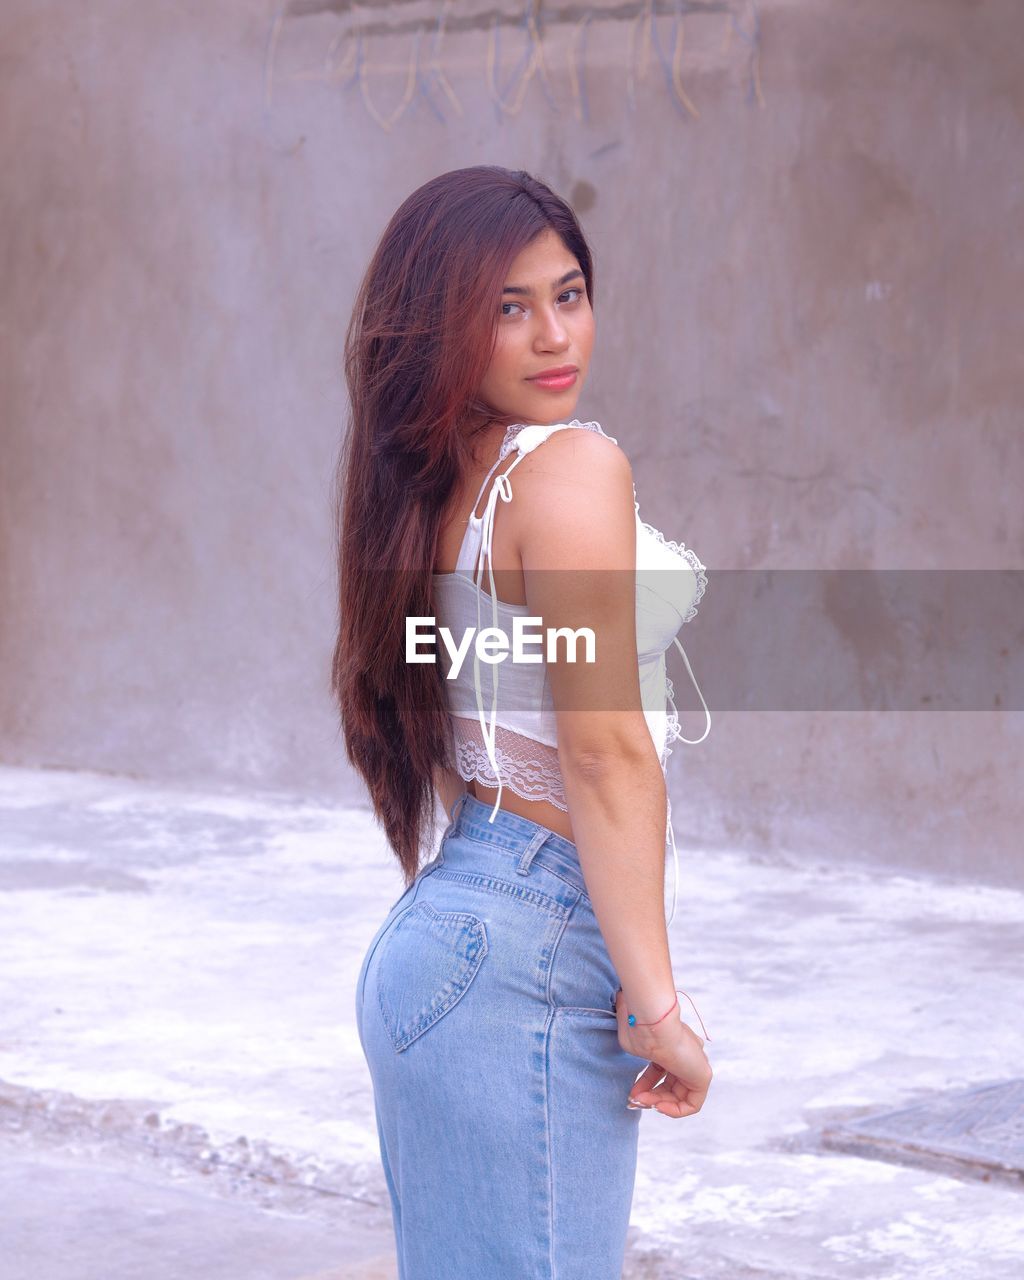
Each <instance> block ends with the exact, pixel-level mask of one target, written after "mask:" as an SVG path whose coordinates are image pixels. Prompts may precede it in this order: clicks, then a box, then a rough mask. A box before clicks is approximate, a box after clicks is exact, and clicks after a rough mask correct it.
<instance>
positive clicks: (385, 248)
mask: <svg viewBox="0 0 1024 1280" xmlns="http://www.w3.org/2000/svg"><path fill="white" fill-rule="evenodd" d="M548 228H552V229H553V230H554V231H556V232H557V233H558V235H559V236H560V238H561V240H562V242H563V244H564V245H565V247H566V249H567V250H568V251H569V252H570V253H572V254H573V255H574V256H575V258H576V260H577V262H578V263H579V266H580V270H581V271H582V272H583V276H584V279H585V281H586V286H587V295H588V297H589V298H590V300H591V304H593V298H594V283H593V274H592V272H593V268H592V262H591V254H590V249H589V247H588V245H587V242H586V239H585V238H584V235H583V231H582V229H581V228H580V225H579V223H578V222H577V220H576V216H575V214H574V213H573V211H572V209H571V208H570V207H569V205H568V204H566V202H565V201H564V200H562V199H561V198H560V197H559V196H557V195H555V193H554V192H553V191H552V190H551V189H550V188H549V187H547V186H546V185H545V184H544V183H543V182H541V181H539V180H538V179H537V178H534V177H532V176H531V175H530V174H528V173H524V172H523V171H522V170H516V171H513V170H510V169H503V168H500V167H499V166H497V165H473V166H472V167H470V168H467V169H453V170H452V171H451V172H449V173H442V174H440V175H439V176H438V177H436V178H432V179H431V180H430V181H429V182H426V183H424V185H423V186H421V187H419V188H418V189H417V190H416V191H414V192H413V193H412V195H410V196H409V197H408V198H407V199H406V200H405V201H404V202H403V204H402V205H401V206H400V207H399V208H398V210H397V212H396V213H395V214H394V216H393V217H392V219H391V221H390V222H389V223H388V225H387V228H386V229H385V231H384V234H383V236H382V237H381V239H380V241H379V243H378V244H377V247H376V250H375V251H374V254H373V258H372V260H371V262H370V265H369V267H368V268H367V271H366V275H365V276H364V278H363V281H362V284H361V285H360V287H359V291H358V293H357V295H356V300H355V305H354V307H353V311H352V318H351V320H350V322H349V326H348V330H347V334H346V338H345V379H346V381H347V383H348V391H349V398H350V402H351V412H350V418H349V422H348V429H347V431H346V433H345V435H344V437H343V440H342V443H341V448H340V451H339V462H338V472H337V477H336V482H335V489H334V511H335V528H336V535H337V542H336V546H337V558H338V630H337V639H336V642H335V646H334V656H333V660H332V668H331V692H332V694H333V697H334V700H335V701H336V703H337V706H338V710H339V713H340V721H341V729H342V731H343V733H344V740H345V751H346V754H347V756H348V760H349V762H350V763H351V764H352V765H353V766H354V767H355V769H356V770H357V771H358V772H359V773H360V774H361V775H362V777H363V778H364V780H365V782H366V785H367V787H368V789H369V794H370V801H371V804H372V806H373V811H374V814H375V815H376V818H377V821H378V823H379V824H380V825H381V826H382V827H383V829H384V833H385V836H386V837H387V840H388V843H389V844H390V845H391V848H392V850H393V851H394V853H395V855H396V857H397V858H398V861H399V864H400V865H401V868H402V873H403V876H404V880H405V883H406V885H409V884H411V883H412V881H413V880H414V879H415V877H416V874H417V872H418V870H419V867H420V858H421V852H422V851H423V850H422V846H423V845H424V844H425V842H426V840H427V839H429V838H431V837H432V835H433V831H434V820H435V792H434V787H435V770H436V768H438V767H452V766H453V765H454V761H453V759H452V752H451V723H450V720H449V718H448V709H447V703H446V699H445V689H444V683H445V681H444V674H443V671H442V669H441V667H440V664H439V663H413V662H406V660H405V621H406V617H408V616H413V615H416V616H421V617H429V616H433V613H434V609H433V591H432V586H433V583H432V578H431V575H432V573H433V566H434V558H435V556H436V552H437V539H438V534H439V532H440V528H441V523H442V519H443V517H444V513H445V510H446V508H447V504H448V502H449V501H450V499H451V497H452V495H453V494H454V493H455V492H456V491H457V489H458V487H459V484H460V481H461V480H462V477H463V476H464V475H465V474H466V471H467V468H468V467H469V466H470V465H471V463H472V459H473V437H474V436H476V435H477V434H479V433H480V432H482V431H484V430H485V429H486V428H487V427H488V426H489V425H490V424H492V423H502V424H504V425H505V426H508V425H511V422H512V421H513V420H512V419H510V418H507V417H505V416H504V415H502V414H500V413H498V412H496V411H495V409H494V408H493V407H492V406H491V405H488V404H486V403H484V402H483V401H482V399H480V397H479V388H480V385H481V383H482V381H483V379H484V376H485V374H486V372H487V368H488V366H489V364H490V359H491V354H492V352H493V350H494V344H495V340H496V337H497V332H498V319H499V314H500V306H501V296H502V290H503V287H504V284H505V280H506V273H507V272H508V270H509V269H510V268H511V265H512V263H513V261H514V260H515V258H516V257H517V256H518V254H519V253H520V252H521V251H522V250H523V249H524V248H525V247H526V246H527V245H528V244H529V243H530V242H531V241H532V240H533V239H534V237H535V236H537V235H539V234H541V233H542V232H544V231H545V230H546V229H548Z"/></svg>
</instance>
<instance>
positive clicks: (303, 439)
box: [0, 0, 1024, 883]
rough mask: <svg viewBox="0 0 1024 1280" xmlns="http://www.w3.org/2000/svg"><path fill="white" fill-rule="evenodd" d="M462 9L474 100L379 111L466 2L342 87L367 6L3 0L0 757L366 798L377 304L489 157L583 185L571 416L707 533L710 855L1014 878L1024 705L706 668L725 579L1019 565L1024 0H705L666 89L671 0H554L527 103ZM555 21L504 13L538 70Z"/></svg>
mask: <svg viewBox="0 0 1024 1280" xmlns="http://www.w3.org/2000/svg"><path fill="white" fill-rule="evenodd" d="M507 7H508V9H509V11H510V12H513V11H514V12H515V13H519V12H521V6H507ZM455 8H456V9H457V10H458V13H459V15H461V18H462V19H465V20H466V21H465V25H464V27H463V29H461V30H452V31H450V33H449V35H448V37H447V39H446V40H445V43H444V46H443V49H442V54H441V61H442V65H443V66H444V67H445V69H446V74H447V77H448V80H449V82H450V84H451V87H452V89H453V92H454V93H455V94H457V96H458V100H459V103H460V105H461V114H459V113H458V112H457V111H456V109H455V108H454V106H453V105H452V103H451V102H450V101H449V100H448V99H447V98H446V97H445V95H444V94H443V93H442V92H441V89H440V87H439V84H438V82H436V81H435V82H434V90H433V100H434V103H435V106H436V107H437V109H438V110H439V111H440V112H441V114H442V115H443V117H444V119H443V120H441V119H439V118H438V115H437V114H435V111H434V110H432V109H431V108H430V106H429V105H428V103H427V101H426V99H425V98H424V97H423V96H417V97H414V98H413V99H412V100H411V101H410V102H409V104H408V106H407V108H406V109H405V111H404V113H403V114H402V115H401V117H400V118H399V119H397V120H396V122H395V123H394V125H393V126H392V127H391V128H389V129H386V128H382V127H381V125H380V124H379V123H378V122H377V120H375V119H374V118H373V115H372V114H371V113H372V112H376V113H377V114H378V115H380V116H385V115H387V114H390V113H391V112H392V111H394V110H395V108H396V107H397V106H400V104H401V102H402V99H403V95H404V93H405V90H406V71H407V67H408V60H409V57H410V53H411V51H412V48H413V45H412V36H411V35H410V34H409V33H408V32H403V31H402V30H396V28H399V27H400V26H401V24H402V23H403V22H404V21H406V20H407V19H410V18H413V17H415V16H417V15H419V16H422V15H423V14H424V13H433V14H434V15H435V16H436V13H437V12H438V9H439V6H437V5H432V6H431V5H425V4H421V5H415V4H394V5H392V6H382V7H380V8H379V9H377V8H376V7H375V8H374V9H373V10H372V11H371V10H370V8H369V7H363V8H362V9H360V11H359V12H360V13H362V14H363V15H364V16H365V17H366V18H367V19H368V20H370V21H372V22H373V23H375V24H376V25H377V26H378V27H380V28H382V29H385V30H388V29H390V30H391V31H392V34H391V35H387V34H383V35H380V34H378V35H372V36H370V37H369V38H368V39H367V40H366V41H365V44H364V47H363V54H364V63H363V68H364V73H365V74H364V79H363V82H362V84H360V83H359V82H358V81H357V82H354V83H350V84H349V85H348V86H347V87H346V86H345V84H344V78H345V76H346V75H347V74H349V73H350V72H351V71H352V68H353V65H354V63H353V62H352V61H351V60H349V61H348V62H346V58H350V57H351V54H352V52H353V51H354V46H353V45H346V44H344V43H341V44H338V45H335V46H334V47H333V48H332V41H334V39H335V37H336V36H338V35H339V33H342V32H344V31H346V30H349V29H350V28H351V26H352V22H353V16H352V13H351V12H350V11H349V7H348V6H347V5H344V4H335V5H334V6H333V10H332V8H331V6H328V5H323V6H319V7H318V6H317V5H315V4H304V5H303V7H302V12H301V13H300V12H298V11H295V12H293V13H291V14H284V15H280V14H279V15H278V16H277V18H276V19H275V13H276V9H275V7H274V6H272V5H269V4H264V3H256V2H255V0H222V3H219V4H216V5H202V4H199V3H196V2H195V0H193V2H192V3H173V4H171V3H167V2H166V0H164V2H163V3H154V4H147V5H138V4H132V3H128V0H94V2H93V3H92V4H90V5H88V6H78V7H74V6H72V7H70V8H69V7H68V6H67V5H58V4H55V3H53V2H52V0H33V2H32V3H31V4H30V3H28V2H27V0H11V2H10V3H8V4H7V5H6V6H5V7H4V10H3V13H2V15H0V32H2V37H3V47H4V48H5V50H6V52H7V57H6V60H5V71H6V74H5V76H4V78H3V84H2V87H0V93H2V94H3V99H4V101H3V111H2V113H0V147H2V152H3V159H4V172H5V182H4V194H3V200H4V206H3V215H2V224H0V226H2V235H3V247H4V255H3V261H4V282H5V286H6V287H5V289H4V295H3V304H2V305H3V325H4V336H5V341H4V343H3V345H2V348H0V361H2V363H3V368H2V373H3V377H2V396H3V452H2V463H3V469H2V479H0V497H2V506H0V663H2V674H3V679H2V684H0V759H3V760H4V761H5V762H7V763H13V764H18V763H25V764H33V765H36V764H44V765H53V766H58V767H70V768H89V769H101V770H110V771H114V772H119V773H130V774H133V775H138V776H144V777H152V778H159V779H174V780H182V781H192V780H195V781H211V782H218V783H229V784H230V783H239V784H244V785H256V786H260V787H263V786H267V787H283V788H287V789H294V790H297V791H303V792H316V793H319V794H328V795H336V796H338V797H340V798H348V799H353V800H355V799H358V798H359V797H361V795H362V791H361V786H360V784H359V783H358V782H357V780H355V779H354V778H352V777H351V776H349V775H348V774H347V773H346V771H345V767H344V765H343V753H342V748H341V744H340V740H339V739H338V737H337V734H336V727H335V722H334V716H333V708H332V707H331V705H330V702H329V699H328V692H327V689H328V670H327V668H328V660H329V656H330V647H331V642H332V638H333V635H332V628H333V621H334V600H333V586H334V583H333V572H334V569H333V563H332V558H331V545H330V539H331V525H330V508H329V496H330V494H329V490H330V484H331V476H332V470H333V466H334V459H335V450H336V445H337V438H338V433H339V429H340V426H341V423H342V421H343V413H344V405H345V390H344V384H343V381H342V378H341V372H340V351H341V342H342V336H343V331H344V326H345V322H346V320H347V318H348V312H349V307H350V305H351V300H352V296H353V293H354V290H355V287H356V284H357V281H358V279H359V276H360V274H361V272H362V270H363V269H364V267H365V265H366V262H367V260H368V257H369V254H370V252H371V250H372V247H373V244H374V242H375V240H376V238H377V236H378V235H379V233H380V231H381V229H382V228H383V225H384V223H385V222H386V220H387V219H388V217H390V215H391V213H392V212H393V210H394V208H395V207H396V206H397V205H398V204H399V203H400V201H401V200H402V199H403V198H404V197H405V196H406V195H407V194H408V193H409V192H410V191H411V190H412V189H413V188H414V187H415V186H417V185H418V184H419V183H421V182H423V181H425V180H426V179H427V178H428V177H430V176H432V175H434V174H436V173H438V172H441V171H443V170H446V169H450V168H455V167H458V166H461V165H466V164H473V163H480V162H490V163H493V162H497V163H501V164H504V165H508V166H511V167H524V168H527V169H529V170H531V171H533V172H535V173H536V174H538V175H539V176H540V177H542V178H544V179H545V180H547V181H549V182H550V183H551V184H552V185H554V186H555V187H556V189H558V190H559V191H561V192H562V193H563V194H564V195H566V196H567V197H569V198H570V199H571V200H572V201H573V202H574V204H575V206H576V208H577V210H578V211H579V212H580V214H581V216H582V218H583V220H584V224H585V227H586V229H587V232H588V234H589V236H590V237H591V240H592V243H593V246H594V249H595V253H596V261H597V298H596V302H597V307H596V311H597V319H598V340H597V347H596V349H595V355H594V361H593V365H592V372H591V378H590V382H589V384H588V386H587V387H586V388H585V391H584V394H583V396H582V398H581V401H580V405H579V410H578V412H579V415H580V416H581V417H593V418H598V419H599V420H600V421H601V422H602V424H603V425H604V426H605V428H606V430H608V431H610V432H611V433H612V434H614V435H616V436H617V437H618V438H619V440H620V442H621V443H622V444H623V445H624V447H625V448H626V449H627V451H628V452H629V454H630V456H631V457H632V459H633V463H634V471H635V475H636V479H637V487H638V492H639V495H640V499H641V509H642V514H643V515H644V517H645V518H646V519H648V520H650V521H651V522H652V523H654V524H655V525H657V526H658V527H660V528H661V529H663V530H664V532H665V534H666V536H668V537H673V538H676V539H682V540H684V541H685V542H686V543H687V544H692V546H693V547H694V548H695V549H696V550H697V552H698V554H699V555H700V556H701V558H702V559H703V561H704V562H705V563H706V564H707V565H708V567H709V571H710V585H709V589H708V594H707V596H706V597H705V601H704V603H703V607H702V609H701V613H700V615H699V617H698V618H697V619H696V620H695V621H694V623H693V624H692V625H691V626H688V627H687V628H685V629H684V633H683V636H682V638H683V640H684V643H685V644H686V646H687V652H688V654H689V656H690V659H691V662H692V663H693V666H694V670H695V672H696V674H697V678H698V680H699V681H701V685H702V688H703V689H704V690H705V696H707V697H708V699H709V701H710V703H711V705H712V714H713V717H714V724H713V728H712V731H711V734H710V735H709V737H708V738H707V739H705V741H704V742H703V743H702V744H701V745H700V746H699V747H688V746H686V745H685V744H680V745H679V746H677V748H676V750H675V753H674V756H673V758H672V761H671V775H670V779H671V783H672V789H673V796H674V813H675V820H676V831H677V836H678V838H679V841H680V847H681V851H682V854H683V856H684V858H685V857H686V856H688V853H687V851H688V850H692V849H693V848H694V847H711V848H713V847H715V846H719V845H724V844H732V843H736V844H743V845H746V846H753V847H757V848H761V849H763V850H764V851H765V853H766V854H770V855H772V856H775V857H781V856H793V857H795V858H801V859H804V858H811V859H821V860H825V861H833V860H838V859H844V858H856V859H872V860H875V861H877V862H878V863H879V864H880V865H881V864H884V865H888V866H905V867H908V868H912V867H915V866H927V867H929V868H931V869H939V870H948V871H950V872H953V873H956V874H964V875H972V876H974V875H976V876H980V877H983V878H987V879H990V880H994V881H999V882H1006V883H1010V882H1016V883H1021V882H1022V881H1024V856H1022V854H1021V851H1020V841H1019V805H1018V786H1019V783H1018V774H1019V769H1020V758H1021V716H1020V715H1019V714H1016V715H1015V714H1012V713H1009V712H1007V711H1005V710H1001V711H989V712H986V711H973V712H960V713H954V712H937V711H933V712H928V713H921V712H915V713H911V712H900V711H873V712H869V711H865V712H863V713H861V714H857V713H855V712H846V713H842V714H840V713H835V712H821V711H818V712H796V711H788V712H781V711H767V712H765V711H760V712H754V711H721V710H719V711H718V712H716V711H715V697H716V693H717V694H718V695H719V705H720V706H721V705H733V706H735V705H736V702H735V701H732V702H730V699H729V693H730V691H729V690H728V689H725V688H721V687H719V688H718V689H717V690H716V688H715V687H714V684H713V681H712V680H710V679H709V678H705V672H708V673H709V676H710V673H711V671H712V669H713V668H712V661H713V658H714V654H715V650H716V646H717V644H718V643H719V642H720V640H721V637H722V636H724V635H725V634H729V635H732V636H735V635H736V634H744V635H750V634H753V633H755V632H756V629H757V627H758V625H759V617H758V615H757V614H756V612H754V606H753V604H752V603H749V604H748V607H747V608H746V609H745V610H743V611H742V612H741V613H740V614H739V616H737V615H736V613H735V611H734V610H732V609H730V610H725V609H724V608H722V606H721V605H720V606H719V612H717V613H716V590H715V574H716V572H718V573H719V574H720V575H721V574H723V573H724V572H725V571H727V570H748V569H783V568H834V569H842V568H847V569H848V568H862V569H887V568H903V569H925V568H929V569H938V568H947V569H980V568H990V569H994V568H1003V569H1018V568H1020V567H1021V562H1022V560H1024V513H1022V508H1021V501H1020V492H1021V481H1022V478H1024V465H1022V464H1024V459H1022V452H1024V447H1022V432H1021V427H1022V405H1024V364H1022V362H1021V360H1020V352H1021V350H1022V349H1024V343H1022V338H1024V332H1022V327H1024V326H1022V320H1021V315H1022V308H1021V303H1020V299H1021V296H1022V294H1024V249H1022V240H1021V236H1020V228H1021V226H1022V225H1024V185H1022V183H1021V179H1020V155H1021V124H1022V113H1024V82H1022V81H1021V77H1020V67H1021V54H1022V40H1024V9H1021V6H1020V5H1019V4H1017V3H1015V2H1014V0H1004V2H1001V3H999V2H995V0H992V2H986V3H968V2H967V0H962V2H954V0H903V2H902V3H901V4H899V5H893V4H891V3H890V2H889V0H862V2H861V3H859V4H857V5H854V6H847V5H832V6H828V12H827V13H826V12H824V7H823V6H820V5H811V4H796V3H781V2H780V0H773V2H772V3H762V4H760V5H758V6H757V9H756V10H755V9H754V7H753V6H752V5H748V4H743V5H739V4H737V5H735V6H734V10H735V14H734V17H735V21H734V22H730V20H729V15H728V13H718V14H711V15H707V14H705V15H696V14H693V15H691V16H689V17H688V18H687V19H686V23H685V27H684V37H685V38H684V41H683V48H682V54H681V57H680V60H679V63H678V68H679V79H678V81H677V88H676V90H675V91H674V90H673V88H672V78H671V60H672V43H671V42H672V37H673V17H672V15H671V12H666V13H665V14H664V15H662V16H661V17H660V18H659V20H658V34H659V37H660V44H661V49H662V51H663V53H664V56H665V60H664V61H663V60H662V59H661V58H660V57H659V55H658V52H657V48H656V47H654V46H650V47H648V46H646V45H645V44H644V42H643V40H642V38H640V39H638V41H637V43H636V44H635V45H634V46H633V55H634V56H633V63H632V66H633V74H632V77H631V76H630V74H629V66H628V62H627V55H628V51H629V48H630V45H629V40H630V27H629V24H627V23H625V22H621V21H619V22H609V21H592V22H590V23H589V24H586V25H585V27H574V26H561V27H559V26H553V25H552V26H549V27H548V28H547V30H546V31H545V35H544V38H545V44H544V48H545V51H546V66H547V71H548V76H549V83H548V93H549V94H550V98H551V102H550V103H549V101H548V97H547V96H546V94H545V91H544V85H543V84H542V82H541V79H540V78H539V76H536V77H534V79H533V80H532V81H531V82H530V83H529V84H528V85H527V87H526V90H525V93H524V95H523V97H522V99H521V105H520V108H519V110H517V111H516V112H515V113H514V114H511V113H509V112H501V111H499V110H498V108H497V107H496V105H495V103H494V101H493V99H492V96H491V95H490V93H489V90H488V83H487V77H488V47H489V41H490V39H491V28H490V25H489V24H488V23H487V22H486V21H483V20H482V19H480V20H476V19H474V14H475V13H476V12H477V11H478V10H482V9H483V6H482V5H471V4H466V5H460V6H455ZM586 11H587V10H584V9H580V11H579V12H580V13H581V14H583V13H585V12H586ZM589 11H590V12H593V13H596V12H597V7H596V6H594V7H591V8H590V10H589ZM755 16H759V19H760V36H759V56H758V58H757V61H756V63H755V62H753V61H752V45H751V43H750V40H751V38H752V33H753V30H754V27H753V19H754V17H755ZM525 47H526V46H525V37H524V32H523V30H522V28H521V27H516V26H505V27H503V28H501V29H500V43H499V44H498V46H497V48H496V49H495V64H496V66H497V67H498V69H499V75H500V78H501V83H502V84H503V85H508V84H509V83H510V82H511V79H512V76H513V73H514V72H515V70H516V68H517V66H518V67H519V69H520V70H521V69H522V63H521V56H522V54H523V50H524V48H525ZM645 49H647V52H648V55H649V57H648V62H647V66H646V74H644V75H641V74H640V71H641V65H642V57H643V55H644V51H645ZM268 50H271V51H272V52H273V69H274V70H273V77H272V80H271V79H270V78H268V76H267V73H266V65H265V55H266V54H267V52H268ZM429 51H430V40H429V39H425V40H424V41H422V42H421V46H420V52H421V53H422V54H427V53H429ZM571 53H575V58H576V62H575V66H576V68H577V70H578V72H579V74H580V75H582V76H583V79H582V80H581V81H577V82H576V83H577V86H578V87H579V89H580V92H579V93H574V79H573V72H572V70H571V69H570V61H571V60H570V54H571ZM330 59H333V63H331V62H330V61H329V60H330ZM332 66H333V70H334V72H335V73H336V74H327V75H325V74H323V73H324V69H325V68H327V69H328V71H330V70H331V67H332ZM666 67H667V68H668V70H666ZM583 90H585V97H583V96H582V91H583ZM364 91H365V92H364ZM508 93H509V99H510V103H511V105H512V106H513V107H514V106H515V105H516V98H515V96H514V95H515V90H514V88H512V89H509V90H508ZM684 94H685V99H684V97H683V95H684ZM687 103H690V104H692V107H693V108H694V111H696V113H697V114H696V115H695V114H694V113H693V112H692V111H691V110H690V109H689V107H688V106H687ZM368 104H369V105H368ZM724 598H725V597H724V593H723V596H722V599H723V601H724ZM729 599H730V600H734V599H735V592H730V593H729ZM851 626H855V624H851ZM838 639H839V640H840V641H842V640H844V639H845V637H843V636H842V635H839V636H838ZM674 652H675V651H674V650H673V651H671V653H672V654H674ZM670 670H671V671H672V673H673V677H674V680H675V687H676V690H677V693H678V695H679V696H678V698H677V701H678V703H679V705H680V708H681V709H683V708H686V709H687V710H686V712H685V724H684V732H685V733H686V734H687V736H689V737H694V736H697V735H698V734H699V732H700V730H701V727H702V713H701V712H700V708H699V706H698V705H697V703H696V699H695V697H694V696H693V695H692V690H691V691H689V692H688V689H689V681H688V679H687V677H686V674H685V670H684V669H683V668H682V664H681V661H679V660H678V658H677V659H676V661H675V662H672V661H671V659H670ZM694 707H695V708H696V710H692V708H694Z"/></svg>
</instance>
